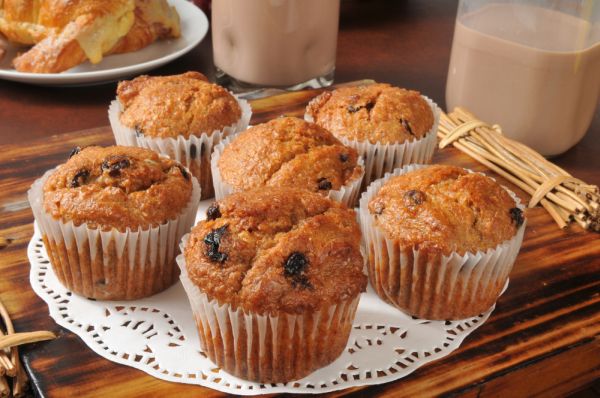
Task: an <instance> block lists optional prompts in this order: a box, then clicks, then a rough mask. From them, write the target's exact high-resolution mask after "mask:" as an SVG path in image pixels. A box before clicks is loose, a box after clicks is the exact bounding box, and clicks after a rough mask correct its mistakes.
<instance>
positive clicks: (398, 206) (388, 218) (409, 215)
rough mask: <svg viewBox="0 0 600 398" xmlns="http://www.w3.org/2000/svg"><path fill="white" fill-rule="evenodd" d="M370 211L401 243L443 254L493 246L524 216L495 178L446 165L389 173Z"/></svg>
mask: <svg viewBox="0 0 600 398" xmlns="http://www.w3.org/2000/svg"><path fill="white" fill-rule="evenodd" d="M369 212H370V213H371V215H373V217H374V218H375V223H376V225H377V226H379V227H380V228H381V229H383V231H384V232H385V234H386V236H387V237H388V238H389V239H394V240H397V241H399V242H400V244H401V246H403V247H409V246H416V247H417V248H419V249H422V250H423V249H428V250H436V251H439V252H441V253H442V254H444V255H448V254H451V253H452V252H454V251H456V252H458V253H460V254H461V255H462V254H464V253H466V252H476V251H479V250H487V249H489V248H493V247H495V246H497V245H498V244H500V243H502V242H504V241H506V240H508V239H511V238H512V237H513V236H514V235H515V234H516V232H517V228H518V227H519V226H520V225H521V224H522V223H523V220H524V215H523V214H522V212H521V210H520V209H519V208H517V205H516V203H515V201H514V200H513V198H512V197H511V196H510V195H509V194H508V192H507V191H506V190H504V188H502V187H501V186H500V185H499V184H497V183H496V182H495V181H494V180H492V179H491V178H489V177H486V176H484V175H481V174H478V173H469V172H468V171H466V170H465V169H462V168H460V167H455V166H446V165H435V166H429V167H426V168H423V169H419V170H415V171H412V172H409V173H406V174H403V175H400V176H396V177H392V178H390V179H389V180H388V181H387V182H386V183H385V184H384V185H383V186H382V187H381V189H380V190H379V192H378V193H377V194H376V195H375V196H374V197H373V198H372V199H371V201H370V202H369Z"/></svg>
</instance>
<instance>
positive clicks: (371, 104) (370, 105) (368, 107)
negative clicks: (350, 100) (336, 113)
mask: <svg viewBox="0 0 600 398" xmlns="http://www.w3.org/2000/svg"><path fill="white" fill-rule="evenodd" d="M374 106H375V103H374V102H367V103H366V104H364V105H356V106H354V105H348V106H347V107H346V109H347V110H348V112H350V113H354V112H358V111H360V110H361V109H366V110H367V112H370V111H371V109H373V107H374Z"/></svg>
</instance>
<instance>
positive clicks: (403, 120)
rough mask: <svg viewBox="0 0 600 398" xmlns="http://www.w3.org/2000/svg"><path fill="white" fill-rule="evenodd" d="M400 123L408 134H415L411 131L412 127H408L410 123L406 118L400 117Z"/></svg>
mask: <svg viewBox="0 0 600 398" xmlns="http://www.w3.org/2000/svg"><path fill="white" fill-rule="evenodd" d="M400 123H402V127H404V129H405V130H406V131H408V134H410V135H415V134H414V133H413V131H412V128H411V127H410V124H409V123H408V120H406V119H400Z"/></svg>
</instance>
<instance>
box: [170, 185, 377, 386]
mask: <svg viewBox="0 0 600 398" xmlns="http://www.w3.org/2000/svg"><path fill="white" fill-rule="evenodd" d="M359 242H360V232H359V228H358V224H357V223H356V221H355V216H354V212H353V211H352V210H349V209H348V208H346V207H345V206H344V205H342V204H339V203H337V202H335V201H332V200H330V199H328V198H324V197H323V196H321V195H318V194H315V193H312V192H309V191H307V190H301V189H294V188H272V187H263V188H260V189H257V190H250V191H244V192H240V193H235V194H232V195H230V196H228V197H226V198H225V199H223V200H222V201H219V202H217V203H214V204H213V205H212V206H211V207H210V208H209V209H208V211H207V219H206V220H205V221H202V222H200V223H199V224H198V225H196V226H195V227H194V228H193V230H192V232H191V234H190V236H189V240H187V243H185V249H184V255H182V256H180V257H179V258H178V261H179V265H180V267H182V276H181V279H182V282H183V284H184V287H185V289H186V291H187V293H188V296H189V298H190V302H191V304H192V309H193V311H194V314H195V317H196V321H197V324H198V329H199V334H200V340H201V344H202V348H203V350H204V351H205V352H206V353H207V355H208V356H209V358H210V359H211V360H212V361H213V362H215V363H216V364H217V365H218V366H220V367H222V368H223V369H225V370H226V371H227V372H230V373H232V374H234V375H236V376H239V377H242V378H245V379H249V380H255V381H260V382H263V383H266V382H269V383H271V382H272V383H275V382H285V381H289V380H295V379H299V378H302V377H304V376H306V375H307V374H309V373H310V372H312V371H314V370H315V369H317V368H320V367H323V366H325V365H327V364H329V363H330V362H332V361H333V360H335V359H336V358H337V357H338V356H339V355H340V354H341V352H342V351H343V349H344V348H345V346H346V343H347V340H348V336H349V333H350V329H351V327H352V321H353V319H354V314H355V311H356V306H357V304H358V298H359V295H360V293H361V292H362V291H364V290H365V287H366V276H365V275H364V274H363V271H362V269H363V260H362V256H361V253H360V248H359ZM208 319H217V320H218V322H213V324H211V326H210V327H209V323H210V321H208ZM217 323H218V328H217V327H215V324H217ZM250 327H251V328H252V329H249V328H250ZM257 328H258V330H261V329H262V328H266V329H263V330H268V332H267V334H266V335H262V334H259V333H256V330H257ZM217 329H218V330H217ZM290 347H292V348H290Z"/></svg>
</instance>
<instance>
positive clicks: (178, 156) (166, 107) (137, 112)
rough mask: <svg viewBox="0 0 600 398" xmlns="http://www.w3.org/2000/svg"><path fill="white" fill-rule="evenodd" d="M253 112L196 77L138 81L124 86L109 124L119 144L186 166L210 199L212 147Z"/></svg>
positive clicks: (244, 124)
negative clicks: (154, 152)
mask: <svg viewBox="0 0 600 398" xmlns="http://www.w3.org/2000/svg"><path fill="white" fill-rule="evenodd" d="M251 114H252V112H251V110H250V106H249V105H248V103H247V102H246V101H244V100H239V99H237V98H236V97H234V96H233V95H231V94H230V93H229V92H228V91H227V90H225V89H224V88H223V87H221V86H218V85H216V84H211V83H209V82H208V81H207V79H206V77H205V76H204V75H202V74H201V73H198V72H187V73H183V74H181V75H174V76H140V77H136V78H135V79H133V80H129V81H122V82H120V83H119V85H118V87H117V99H116V100H115V101H113V102H112V103H111V105H110V108H109V119H110V123H111V126H112V129H113V133H114V135H115V139H116V141H117V144H119V145H130V146H139V147H145V148H150V149H153V150H155V151H157V152H158V153H161V154H163V155H166V156H169V157H171V158H172V159H175V160H177V161H178V162H180V163H182V164H183V165H184V166H186V167H188V168H189V169H190V170H191V172H192V175H193V176H194V177H196V179H197V180H198V182H199V183H200V186H201V188H202V198H203V199H204V198H210V197H212V196H214V191H213V185H212V178H211V170H210V156H211V153H212V149H213V147H214V145H216V144H218V143H219V142H221V140H222V139H223V138H224V137H226V136H228V135H230V134H235V133H236V132H238V131H242V130H244V129H245V128H246V127H247V126H248V122H249V120H250V116H251Z"/></svg>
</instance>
